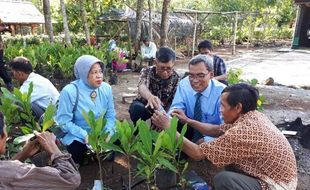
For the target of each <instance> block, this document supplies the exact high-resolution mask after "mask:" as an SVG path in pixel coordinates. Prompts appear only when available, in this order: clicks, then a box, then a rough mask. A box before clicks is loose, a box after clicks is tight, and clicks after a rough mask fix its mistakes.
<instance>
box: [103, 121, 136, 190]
mask: <svg viewBox="0 0 310 190" xmlns="http://www.w3.org/2000/svg"><path fill="white" fill-rule="evenodd" d="M136 131H137V126H134V125H133V124H129V123H128V122H127V121H123V122H120V121H116V133H115V134H114V136H113V137H112V138H111V140H110V141H109V143H107V144H105V145H104V146H103V147H104V148H106V149H109V150H113V151H116V152H119V153H121V154H124V155H125V156H126V157H127V160H128V188H129V189H131V164H130V158H131V157H132V154H133V153H134V152H135V151H136V143H137V142H138V141H137V138H138V137H137V136H136V135H135V133H136ZM116 140H119V141H120V145H119V146H117V145H114V144H113V143H114V142H115V141H116Z"/></svg>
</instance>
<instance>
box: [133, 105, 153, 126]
mask: <svg viewBox="0 0 310 190" xmlns="http://www.w3.org/2000/svg"><path fill="white" fill-rule="evenodd" d="M145 106H146V105H145V104H144V103H142V102H140V101H139V100H134V101H133V102H132V103H131V105H130V107H129V115H130V119H131V121H132V122H133V123H134V124H135V125H136V123H137V121H138V120H139V119H141V120H143V121H146V120H148V119H150V118H151V117H152V114H151V113H150V112H149V110H148V109H147V108H145Z"/></svg>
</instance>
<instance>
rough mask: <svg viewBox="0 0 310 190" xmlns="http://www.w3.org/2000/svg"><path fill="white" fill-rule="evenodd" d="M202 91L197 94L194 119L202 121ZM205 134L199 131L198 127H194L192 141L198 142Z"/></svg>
mask: <svg viewBox="0 0 310 190" xmlns="http://www.w3.org/2000/svg"><path fill="white" fill-rule="evenodd" d="M201 96H202V94H201V93H197V94H196V102H195V107H194V118H193V119H194V120H196V121H199V122H201V119H202V111H201ZM202 137H203V135H202V134H201V133H200V132H199V131H197V130H196V129H193V136H192V141H193V142H196V141H197V140H199V139H200V138H202Z"/></svg>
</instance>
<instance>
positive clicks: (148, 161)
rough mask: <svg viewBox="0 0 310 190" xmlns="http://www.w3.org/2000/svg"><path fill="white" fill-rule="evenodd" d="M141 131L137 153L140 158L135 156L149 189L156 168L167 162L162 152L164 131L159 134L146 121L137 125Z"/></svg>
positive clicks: (139, 172)
mask: <svg viewBox="0 0 310 190" xmlns="http://www.w3.org/2000/svg"><path fill="white" fill-rule="evenodd" d="M137 126H138V129H139V135H138V136H139V139H138V142H137V147H136V148H137V152H138V154H139V156H134V158H135V159H137V160H138V162H139V163H138V166H137V169H138V173H137V175H142V176H144V177H145V178H146V182H147V186H148V189H150V184H151V182H152V178H153V176H154V172H155V170H156V168H158V167H159V164H158V163H159V162H165V161H163V160H165V158H164V156H163V152H162V150H161V146H162V140H163V139H162V138H163V135H164V133H165V132H164V131H162V132H160V133H159V134H158V133H157V132H156V131H153V130H151V129H150V126H148V124H147V123H146V122H145V121H142V120H139V121H138V123H137ZM153 141H154V145H153Z"/></svg>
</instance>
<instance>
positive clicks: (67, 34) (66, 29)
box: [60, 0, 71, 45]
mask: <svg viewBox="0 0 310 190" xmlns="http://www.w3.org/2000/svg"><path fill="white" fill-rule="evenodd" d="M60 6H61V13H62V21H63V27H64V32H65V41H66V44H67V45H71V37H70V32H69V27H68V19H67V13H66V4H65V2H64V0H60Z"/></svg>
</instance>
